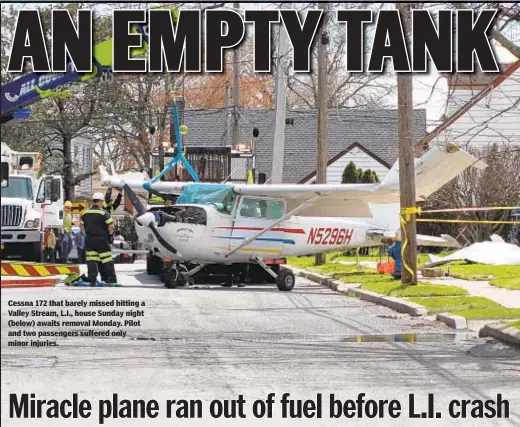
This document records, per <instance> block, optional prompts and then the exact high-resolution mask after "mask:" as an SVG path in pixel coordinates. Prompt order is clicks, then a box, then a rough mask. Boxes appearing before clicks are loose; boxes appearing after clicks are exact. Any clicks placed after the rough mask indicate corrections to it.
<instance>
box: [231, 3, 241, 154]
mask: <svg viewBox="0 0 520 427" xmlns="http://www.w3.org/2000/svg"><path fill="white" fill-rule="evenodd" d="M233 7H234V8H235V9H236V10H237V11H239V10H240V3H238V2H235V3H233ZM239 61H240V57H239V52H238V46H237V47H235V49H234V50H233V103H234V104H235V108H234V117H233V118H234V120H233V146H232V147H233V149H236V148H237V146H238V144H239V142H240V133H239V128H238V119H239V109H240V69H239V65H240V64H239Z"/></svg>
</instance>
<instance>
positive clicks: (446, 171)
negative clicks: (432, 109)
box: [381, 144, 486, 200]
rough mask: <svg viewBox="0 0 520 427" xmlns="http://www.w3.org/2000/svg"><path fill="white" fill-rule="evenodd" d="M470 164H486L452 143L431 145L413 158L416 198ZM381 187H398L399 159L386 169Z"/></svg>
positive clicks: (428, 192) (425, 196)
mask: <svg viewBox="0 0 520 427" xmlns="http://www.w3.org/2000/svg"><path fill="white" fill-rule="evenodd" d="M470 166H473V167H476V168H478V169H481V170H482V169H484V168H485V167H486V164H485V163H484V162H483V161H481V160H478V159H477V158H476V157H474V156H472V155H471V154H469V153H467V152H465V151H462V150H460V149H459V148H458V147H456V146H454V145H451V144H449V145H447V146H446V147H438V146H436V147H433V148H432V149H430V150H429V151H428V152H427V153H425V154H424V155H423V156H422V157H421V158H420V159H416V160H415V189H416V194H417V199H418V200H424V199H426V198H427V197H428V196H430V195H431V194H432V193H434V192H435V191H437V190H438V189H439V188H441V187H443V186H444V185H445V184H447V183H448V182H450V181H451V180H452V179H453V178H455V177H456V176H457V175H459V174H460V173H462V172H463V171H465V170H466V169H467V168H469V167H470ZM381 188H384V189H389V190H395V191H397V190H398V189H399V161H396V163H395V164H394V166H393V167H392V168H391V169H390V170H389V171H388V173H387V175H386V176H385V179H384V180H383V182H382V183H381Z"/></svg>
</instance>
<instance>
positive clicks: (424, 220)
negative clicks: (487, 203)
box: [416, 218, 520, 225]
mask: <svg viewBox="0 0 520 427" xmlns="http://www.w3.org/2000/svg"><path fill="white" fill-rule="evenodd" d="M416 221H417V222H445V223H453V224H518V225H520V221H491V220H489V221H488V220H466V219H435V218H432V219H416Z"/></svg>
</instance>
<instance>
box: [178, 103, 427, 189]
mask: <svg viewBox="0 0 520 427" xmlns="http://www.w3.org/2000/svg"><path fill="white" fill-rule="evenodd" d="M241 113H242V115H243V117H242V118H241V120H240V141H241V142H249V141H250V135H251V133H252V130H253V128H254V127H257V128H258V129H259V131H260V135H259V136H258V138H257V140H256V154H257V160H256V167H257V172H259V173H260V172H263V173H265V174H266V175H267V177H270V176H271V164H272V144H273V132H274V124H275V110H274V109H268V110H242V111H241ZM286 118H293V119H294V123H293V124H292V125H285V147H284V153H285V159H284V173H283V181H284V182H286V183H297V182H299V181H300V180H301V179H302V178H303V177H305V176H306V175H308V174H309V173H311V172H313V171H315V170H316V153H317V135H316V129H317V112H316V110H290V111H287V113H286ZM184 122H185V124H186V125H187V126H188V128H189V132H188V134H187V135H186V136H185V137H184V144H185V145H186V146H193V147H196V146H198V147H201V146H225V145H229V143H230V141H231V136H229V137H227V136H226V111H225V110H192V111H190V110H186V111H185V112H184ZM397 126H398V110H397V109H379V110H355V109H348V110H335V109H333V110H329V118H328V154H329V158H332V157H334V156H335V155H337V154H338V153H340V152H341V151H343V150H345V149H346V148H347V147H349V146H350V145H351V144H353V143H355V142H357V143H359V144H361V145H363V146H364V147H366V148H367V149H368V150H370V151H372V152H373V153H374V154H376V155H377V156H379V157H380V158H381V159H383V160H384V161H385V162H387V163H389V164H390V165H393V164H394V162H395V161H396V159H397V151H398V150H397V129H398V128H397ZM425 135H426V110H425V109H418V110H414V141H419V140H420V139H421V138H423V137H424V136H425Z"/></svg>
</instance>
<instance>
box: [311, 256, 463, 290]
mask: <svg viewBox="0 0 520 427" xmlns="http://www.w3.org/2000/svg"><path fill="white" fill-rule="evenodd" d="M310 270H311V271H316V272H317V273H321V274H324V275H327V276H331V277H333V278H334V279H337V280H340V281H342V282H345V283H360V284H361V289H366V290H367V291H372V292H377V293H380V294H383V295H388V296H396V297H407V296H410V297H411V296H417V297H418V296H421V297H427V296H433V295H439V296H441V295H468V291H466V290H465V289H462V288H459V287H456V286H445V285H434V284H432V283H428V282H421V283H419V284H418V285H417V286H406V285H403V284H401V282H400V281H399V280H395V279H394V278H392V276H390V275H388V274H380V273H378V272H377V271H376V270H374V269H371V268H368V267H364V268H362V270H359V269H358V268H357V267H356V266H355V265H344V264H343V265H342V264H325V265H320V266H318V267H310Z"/></svg>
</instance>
